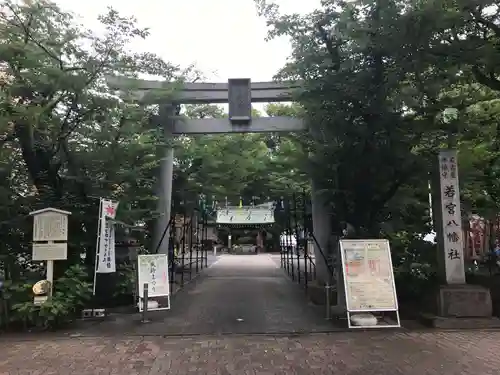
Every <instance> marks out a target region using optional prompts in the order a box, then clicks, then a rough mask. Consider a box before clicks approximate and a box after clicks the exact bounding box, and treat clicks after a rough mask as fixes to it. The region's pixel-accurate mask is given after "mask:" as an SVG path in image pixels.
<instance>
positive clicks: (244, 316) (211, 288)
mask: <svg viewBox="0 0 500 375" xmlns="http://www.w3.org/2000/svg"><path fill="white" fill-rule="evenodd" d="M322 312H323V310H322V309H321V310H320V309H319V308H318V307H316V306H313V305H312V304H311V303H309V302H308V300H307V298H306V296H305V293H304V291H303V290H301V289H300V288H299V286H298V285H297V284H294V283H293V282H291V281H290V280H289V278H287V277H286V276H285V275H284V273H283V271H282V270H281V269H280V268H279V264H276V263H275V262H274V261H273V259H271V257H270V256H269V255H267V254H261V255H221V256H220V257H219V259H218V260H217V262H216V263H214V264H213V266H212V267H210V268H209V269H207V270H206V271H205V272H204V273H203V274H202V275H201V276H200V277H199V279H197V280H195V281H194V282H193V283H192V284H191V285H188V286H186V288H185V289H184V290H181V291H180V292H178V294H177V295H176V296H175V297H174V299H173V300H172V309H171V310H170V311H167V312H165V311H163V312H157V313H152V314H151V320H152V322H151V323H150V324H147V325H141V326H137V327H135V328H134V329H133V332H134V333H136V334H164V335H187V334H191V335H192V334H197V335H199V334H204V335H212V334H228V333H240V334H248V333H252V334H256V333H291V332H325V331H331V330H332V329H333V328H334V326H333V325H332V323H331V322H328V321H326V320H325V319H324V316H323V314H322Z"/></svg>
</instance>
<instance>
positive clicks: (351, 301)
mask: <svg viewBox="0 0 500 375" xmlns="http://www.w3.org/2000/svg"><path fill="white" fill-rule="evenodd" d="M340 252H341V258H342V272H343V275H344V278H343V279H344V288H345V296H346V307H347V315H348V316H347V318H348V321H349V327H350V328H354V327H351V319H350V318H351V314H352V313H363V312H365V313H368V312H384V311H395V312H396V315H397V327H399V326H400V323H399V313H398V299H397V295H396V286H395V283H394V273H393V269H392V260H391V250H390V246H389V241H387V240H341V241H340ZM355 327H359V326H355ZM384 327H395V326H394V325H385V326H384ZM363 328H366V327H363Z"/></svg>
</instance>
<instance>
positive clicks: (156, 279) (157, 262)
mask: <svg viewBox="0 0 500 375" xmlns="http://www.w3.org/2000/svg"><path fill="white" fill-rule="evenodd" d="M137 263H138V267H137V272H138V277H137V279H138V284H139V285H138V294H139V297H140V298H143V297H144V284H146V283H147V284H148V298H154V297H165V296H169V295H170V285H169V277H168V260H167V255H166V254H152V255H139V256H138V257H137Z"/></svg>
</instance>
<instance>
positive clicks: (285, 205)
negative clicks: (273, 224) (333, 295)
mask: <svg viewBox="0 0 500 375" xmlns="http://www.w3.org/2000/svg"><path fill="white" fill-rule="evenodd" d="M280 209H281V211H282V212H281V218H282V221H283V222H284V229H283V232H282V235H281V236H280V249H281V267H282V268H283V269H284V270H285V271H286V273H287V274H288V275H289V276H290V278H291V279H292V280H293V281H296V282H297V283H299V284H300V285H303V287H304V289H305V290H306V292H307V289H308V287H309V284H310V283H311V282H312V281H314V280H316V265H317V259H316V254H315V251H314V248H317V249H319V256H320V257H321V259H320V260H319V261H320V262H322V263H324V264H326V267H327V268H328V271H329V272H330V273H331V275H332V276H333V274H334V269H333V266H332V264H331V261H330V260H329V259H328V256H327V253H326V251H325V250H326V249H322V248H321V246H320V244H319V243H318V241H317V239H316V237H315V236H314V233H313V226H312V207H311V201H310V198H309V196H308V195H307V194H306V193H305V192H304V193H302V194H296V195H292V196H291V197H290V198H289V199H283V200H282V202H281V207H277V215H278V212H279V210H280Z"/></svg>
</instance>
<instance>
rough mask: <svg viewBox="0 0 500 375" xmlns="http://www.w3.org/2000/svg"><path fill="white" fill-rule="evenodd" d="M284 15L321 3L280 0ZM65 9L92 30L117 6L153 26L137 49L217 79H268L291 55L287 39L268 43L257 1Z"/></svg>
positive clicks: (105, 2)
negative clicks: (153, 53)
mask: <svg viewBox="0 0 500 375" xmlns="http://www.w3.org/2000/svg"><path fill="white" fill-rule="evenodd" d="M276 2H277V3H279V4H280V7H281V9H282V11H283V12H285V13H291V12H299V13H306V12H309V11H311V10H313V9H314V8H315V7H317V6H318V5H319V2H320V0H277V1H276ZM57 3H58V4H59V5H60V6H61V7H63V8H64V9H66V10H70V11H73V12H75V13H77V14H79V15H81V16H82V18H83V22H84V24H86V26H92V24H93V22H95V19H96V17H97V15H98V14H100V13H102V12H104V11H105V10H106V7H107V6H113V7H114V8H115V9H117V10H118V11H120V13H122V14H123V15H134V16H135V17H136V18H137V19H138V21H139V24H140V25H141V26H143V27H149V28H150V30H151V36H150V37H149V38H148V39H147V40H145V41H141V42H139V43H136V44H134V45H133V49H134V50H136V51H148V52H155V53H157V54H158V55H160V56H162V57H163V58H164V59H165V60H168V61H170V62H173V63H176V64H180V65H181V66H183V67H186V66H188V65H190V64H192V63H195V64H196V66H197V67H198V68H199V69H201V70H202V71H203V73H204V74H205V76H206V77H207V78H208V79H210V80H212V81H222V82H224V81H227V79H228V78H251V79H252V81H267V80H270V79H271V78H272V77H273V75H274V74H275V73H276V72H277V71H278V70H279V69H280V68H281V67H282V66H283V65H284V63H285V61H286V58H287V57H288V55H289V52H290V47H289V43H288V41H287V40H286V39H285V38H283V39H280V40H275V41H271V42H266V41H265V40H264V39H265V37H266V32H267V29H266V25H265V20H263V19H261V18H259V17H258V16H257V14H256V11H255V6H254V2H253V0H182V1H181V0H139V1H131V0H85V1H76V0H57Z"/></svg>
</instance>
